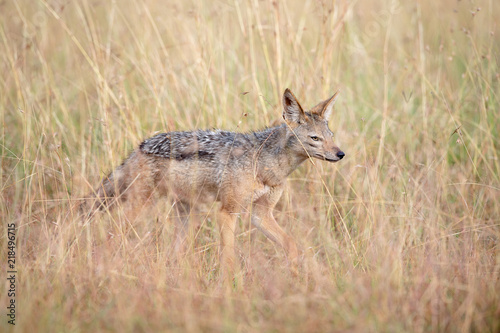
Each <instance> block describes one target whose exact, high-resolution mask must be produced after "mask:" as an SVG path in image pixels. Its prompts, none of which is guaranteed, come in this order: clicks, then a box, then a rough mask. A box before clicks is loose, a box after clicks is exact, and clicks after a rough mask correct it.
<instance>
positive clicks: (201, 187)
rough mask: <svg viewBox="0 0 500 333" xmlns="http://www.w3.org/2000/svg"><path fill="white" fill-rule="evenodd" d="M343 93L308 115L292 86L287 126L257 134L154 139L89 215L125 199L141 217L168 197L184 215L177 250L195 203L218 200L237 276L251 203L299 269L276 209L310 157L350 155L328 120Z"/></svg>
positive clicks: (106, 185)
mask: <svg viewBox="0 0 500 333" xmlns="http://www.w3.org/2000/svg"><path fill="white" fill-rule="evenodd" d="M336 96H337V94H335V95H334V96H332V97H331V98H329V99H327V100H325V101H323V102H321V103H319V104H318V105H316V106H315V107H314V108H312V109H311V111H309V112H305V111H304V110H303V109H302V107H301V106H300V104H299V102H298V101H297V99H296V97H295V96H294V95H293V94H292V93H291V91H290V90H288V89H287V90H285V93H284V95H283V118H284V120H285V124H281V125H277V126H275V127H272V128H268V129H265V130H262V131H258V132H252V133H246V134H245V133H232V132H224V131H193V132H171V133H162V134H159V135H157V136H155V137H152V138H149V139H147V140H145V141H144V142H143V143H142V144H141V145H140V146H139V148H137V149H136V150H135V151H134V152H133V153H132V154H131V156H129V157H128V158H127V159H126V160H125V161H124V163H123V164H122V165H121V166H120V167H118V168H117V169H116V170H115V171H114V172H113V173H111V174H110V175H109V176H108V177H106V178H105V179H104V180H103V182H102V183H101V185H100V186H99V187H98V188H97V189H96V190H95V196H93V197H94V199H92V200H91V202H90V207H91V209H90V211H91V212H93V211H95V210H97V209H98V208H102V207H105V206H110V205H112V204H113V203H114V201H116V200H121V201H122V202H123V203H124V205H125V206H130V207H131V209H130V211H132V212H136V211H137V210H140V209H141V208H142V207H144V206H146V205H147V204H148V202H150V201H151V200H152V199H153V198H154V197H157V196H167V195H169V196H171V197H172V198H173V199H174V201H175V205H176V209H177V212H178V215H179V216H182V218H180V219H179V220H178V221H177V224H176V232H177V239H176V244H175V247H176V249H180V248H182V245H183V243H184V238H185V235H186V229H187V222H188V221H187V217H188V215H189V212H190V208H191V206H192V205H193V204H195V203H198V202H200V201H210V200H218V201H220V202H221V208H220V211H219V215H218V222H219V225H220V233H221V237H220V238H221V264H222V267H223V271H226V273H229V274H228V275H227V276H231V274H232V272H233V269H234V264H235V255H234V238H235V237H234V236H235V235H234V232H235V225H236V217H237V214H238V213H240V212H241V211H243V210H244V209H246V208H248V207H249V206H251V212H252V224H253V225H255V226H256V227H258V228H259V229H260V230H261V231H262V232H263V233H264V234H265V235H266V236H267V237H268V238H269V239H270V240H272V241H274V242H276V243H277V244H279V245H280V246H281V247H283V248H284V249H285V251H286V253H287V255H288V258H289V260H290V262H291V264H292V270H295V265H296V262H297V257H298V251H297V246H296V244H295V241H294V240H293V239H292V238H291V237H290V236H288V235H287V234H286V232H285V231H284V230H283V229H282V228H281V227H280V226H279V225H278V223H277V222H276V220H275V218H274V216H273V208H274V207H275V205H276V203H277V202H278V200H279V198H280V196H281V194H282V192H283V185H284V182H285V179H286V177H287V176H288V175H289V174H290V173H291V172H292V171H293V170H295V169H296V168H297V167H298V166H299V165H300V164H301V163H302V162H303V161H305V160H306V159H307V158H310V157H315V158H318V159H323V160H327V161H330V162H336V161H338V160H340V159H341V158H342V157H343V156H344V153H343V152H341V151H340V149H339V148H338V147H337V146H336V145H335V144H334V142H333V133H332V132H331V131H330V129H329V128H328V123H327V121H328V117H329V116H330V114H331V111H332V108H333V104H334V102H335V98H336ZM110 207H111V206H110ZM132 214H135V213H132Z"/></svg>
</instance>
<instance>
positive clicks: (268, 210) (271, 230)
mask: <svg viewBox="0 0 500 333" xmlns="http://www.w3.org/2000/svg"><path fill="white" fill-rule="evenodd" d="M280 196H281V190H279V191H274V192H270V193H269V195H265V196H263V197H261V198H259V199H258V200H257V201H255V202H254V204H253V207H252V224H253V225H254V226H256V227H257V228H259V229H260V230H261V231H262V232H263V233H264V235H266V237H267V238H269V239H270V240H272V241H273V242H275V243H277V244H278V245H280V246H281V247H282V248H283V249H284V250H285V252H286V254H287V257H288V260H289V261H290V270H291V271H292V273H294V274H297V258H298V251H297V245H296V243H295V241H294V240H293V238H292V237H290V236H289V235H288V234H287V233H286V232H285V231H284V230H283V229H282V228H281V227H280V226H279V224H278V222H276V219H275V218H274V216H273V209H274V206H275V205H276V202H277V201H278V199H279V198H280Z"/></svg>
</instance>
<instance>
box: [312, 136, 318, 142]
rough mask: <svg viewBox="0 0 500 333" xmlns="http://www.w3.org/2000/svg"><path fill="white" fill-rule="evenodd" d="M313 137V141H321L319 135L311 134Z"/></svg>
mask: <svg viewBox="0 0 500 333" xmlns="http://www.w3.org/2000/svg"><path fill="white" fill-rule="evenodd" d="M311 139H312V140H313V141H319V138H318V137H317V136H314V135H311Z"/></svg>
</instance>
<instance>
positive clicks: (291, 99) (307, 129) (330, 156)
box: [283, 89, 345, 162]
mask: <svg viewBox="0 0 500 333" xmlns="http://www.w3.org/2000/svg"><path fill="white" fill-rule="evenodd" d="M337 94H338V92H337V93H335V94H334V95H333V96H332V97H330V98H329V99H327V100H325V101H323V102H321V103H319V104H318V105H316V106H315V107H313V108H312V109H311V110H310V111H304V110H303V109H302V107H301V106H300V103H299V101H298V100H297V98H296V97H295V95H294V94H293V93H292V92H291V91H290V90H289V89H286V90H285V93H284V94H283V118H284V119H285V122H286V123H287V125H288V127H289V128H290V129H291V130H292V131H293V135H294V136H295V138H296V139H297V141H298V142H296V143H294V144H293V146H294V147H293V148H294V150H296V151H297V153H299V154H305V155H306V156H307V157H315V158H318V159H320V160H326V161H329V162H337V161H340V160H341V159H342V158H343V157H344V156H345V154H344V152H343V151H341V150H340V148H339V147H337V146H336V145H335V144H334V142H333V133H332V131H331V130H330V128H328V119H329V117H330V115H331V113H332V110H333V104H334V103H335V99H336V98H337Z"/></svg>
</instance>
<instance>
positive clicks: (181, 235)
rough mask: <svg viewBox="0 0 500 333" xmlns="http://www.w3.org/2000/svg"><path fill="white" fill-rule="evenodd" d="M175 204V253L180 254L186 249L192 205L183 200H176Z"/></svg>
mask: <svg viewBox="0 0 500 333" xmlns="http://www.w3.org/2000/svg"><path fill="white" fill-rule="evenodd" d="M174 205H175V212H176V216H175V243H174V254H175V255H177V256H178V255H183V254H184V253H185V251H186V247H187V235H188V231H189V214H190V212H191V205H190V204H189V203H188V202H182V201H176V202H175V203H174Z"/></svg>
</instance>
